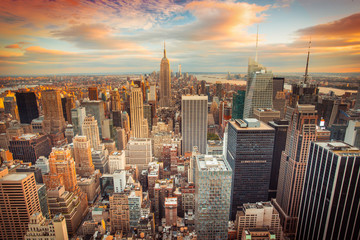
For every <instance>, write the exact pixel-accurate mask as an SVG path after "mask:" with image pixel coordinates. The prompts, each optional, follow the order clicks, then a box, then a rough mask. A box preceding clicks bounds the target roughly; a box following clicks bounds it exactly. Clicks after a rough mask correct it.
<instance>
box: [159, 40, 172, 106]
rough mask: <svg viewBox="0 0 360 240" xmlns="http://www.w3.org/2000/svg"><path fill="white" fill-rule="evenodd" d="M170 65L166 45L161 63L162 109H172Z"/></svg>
mask: <svg viewBox="0 0 360 240" xmlns="http://www.w3.org/2000/svg"><path fill="white" fill-rule="evenodd" d="M170 74H171V73H170V63H169V60H168V59H167V58H166V49H165V43H164V57H163V58H162V59H161V63H160V107H170V105H171V75H170Z"/></svg>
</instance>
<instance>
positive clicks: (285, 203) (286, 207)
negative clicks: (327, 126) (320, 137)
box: [273, 104, 317, 237]
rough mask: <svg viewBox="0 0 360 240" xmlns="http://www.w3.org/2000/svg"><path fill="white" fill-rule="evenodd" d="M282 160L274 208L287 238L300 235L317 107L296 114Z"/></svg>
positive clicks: (306, 107)
mask: <svg viewBox="0 0 360 240" xmlns="http://www.w3.org/2000/svg"><path fill="white" fill-rule="evenodd" d="M292 113H293V116H292V117H291V122H290V123H289V128H288V132H287V138H286V146H285V151H283V153H282V156H281V163H280V170H279V179H278V187H277V194H276V199H273V205H274V206H275V208H276V209H277V210H278V212H279V213H280V219H281V224H282V226H283V231H284V234H285V235H286V236H289V237H291V236H293V235H294V234H295V231H296V224H297V217H298V214H299V205H300V198H301V192H302V188H303V184H304V175H305V170H306V165H307V159H308V152H309V147H310V142H311V141H316V122H317V111H316V110H315V106H313V105H307V104H299V105H297V107H296V108H295V109H294V111H293V112H292Z"/></svg>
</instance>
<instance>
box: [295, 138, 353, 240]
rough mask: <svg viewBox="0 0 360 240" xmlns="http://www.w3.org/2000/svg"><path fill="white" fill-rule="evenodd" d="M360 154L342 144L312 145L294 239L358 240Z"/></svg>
mask: <svg viewBox="0 0 360 240" xmlns="http://www.w3.org/2000/svg"><path fill="white" fill-rule="evenodd" d="M359 174H360V150H359V149H358V148H355V147H352V146H351V145H348V144H346V143H343V142H337V141H332V142H312V143H311V144H310V149H309V157H308V163H307V168H306V174H305V179H304V190H303V193H302V197H301V205H300V211H299V222H298V227H297V237H296V239H299V240H303V239H304V240H305V239H339V240H340V239H359V238H360V231H359V226H360V217H359V216H360V197H359V196H360V189H359V187H358V184H359V183H358V182H359Z"/></svg>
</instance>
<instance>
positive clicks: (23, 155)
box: [9, 133, 51, 164]
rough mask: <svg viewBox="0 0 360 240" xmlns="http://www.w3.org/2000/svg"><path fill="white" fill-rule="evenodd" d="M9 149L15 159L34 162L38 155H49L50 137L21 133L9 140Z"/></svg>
mask: <svg viewBox="0 0 360 240" xmlns="http://www.w3.org/2000/svg"><path fill="white" fill-rule="evenodd" d="M9 150H10V152H12V154H13V157H14V158H15V159H19V160H22V161H24V162H31V163H32V164H35V162H36V160H37V159H38V158H39V157H40V156H45V157H47V156H49V154H50V152H51V143H50V139H49V138H48V137H47V136H46V135H38V134H30V133H29V134H23V135H21V136H20V137H13V138H12V139H11V140H10V141H9Z"/></svg>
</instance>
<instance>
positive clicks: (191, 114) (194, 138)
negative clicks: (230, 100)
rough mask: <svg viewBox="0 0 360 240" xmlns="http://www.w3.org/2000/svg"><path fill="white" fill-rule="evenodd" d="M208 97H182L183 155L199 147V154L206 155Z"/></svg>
mask: <svg viewBox="0 0 360 240" xmlns="http://www.w3.org/2000/svg"><path fill="white" fill-rule="evenodd" d="M207 116H208V97H207V96H184V95H183V96H182V97H181V117H182V118H181V132H182V137H183V142H182V153H183V154H185V152H191V151H192V149H193V147H194V146H197V147H198V149H199V152H200V153H202V154H205V153H206V144H207V122H208V120H207Z"/></svg>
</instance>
